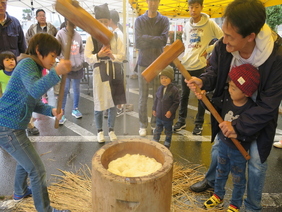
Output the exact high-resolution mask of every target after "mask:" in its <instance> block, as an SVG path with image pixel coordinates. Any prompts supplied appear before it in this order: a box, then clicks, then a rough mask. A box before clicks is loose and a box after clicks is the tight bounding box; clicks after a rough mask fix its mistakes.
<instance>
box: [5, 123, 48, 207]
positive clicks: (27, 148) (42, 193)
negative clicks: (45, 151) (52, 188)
mask: <svg viewBox="0 0 282 212" xmlns="http://www.w3.org/2000/svg"><path fill="white" fill-rule="evenodd" d="M0 146H1V147H2V148H3V149H4V150H5V151H7V152H8V153H9V154H10V155H11V156H12V157H13V158H15V159H16V160H17V166H16V172H15V183H14V196H23V195H25V194H26V193H27V191H28V189H29V188H28V185H27V181H26V179H27V177H29V179H30V185H31V187H30V188H31V191H32V196H33V199H34V205H35V208H36V210H37V211H52V207H51V206H50V200H49V197H48V192H47V184H46V171H45V168H44V165H43V163H42V161H41V158H40V156H39V155H38V153H37V152H36V150H35V149H34V147H33V145H32V143H31V141H30V140H29V139H28V138H27V135H26V132H25V130H14V129H10V128H7V127H0Z"/></svg>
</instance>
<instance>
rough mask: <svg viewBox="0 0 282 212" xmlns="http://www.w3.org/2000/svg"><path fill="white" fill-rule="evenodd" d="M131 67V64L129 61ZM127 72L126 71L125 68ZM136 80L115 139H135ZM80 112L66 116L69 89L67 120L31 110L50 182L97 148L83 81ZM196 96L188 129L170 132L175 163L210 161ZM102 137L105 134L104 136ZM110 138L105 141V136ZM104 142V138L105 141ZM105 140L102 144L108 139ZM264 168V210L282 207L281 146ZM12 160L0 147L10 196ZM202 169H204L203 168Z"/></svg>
mask: <svg viewBox="0 0 282 212" xmlns="http://www.w3.org/2000/svg"><path fill="white" fill-rule="evenodd" d="M129 67H130V68H131V70H132V67H133V66H132V64H129ZM128 75H130V73H129V72H128ZM137 82H138V80H133V79H130V78H127V99H128V103H130V104H133V107H134V110H133V111H131V112H128V113H126V115H125V116H120V117H118V118H117V119H116V126H115V132H116V134H117V136H118V138H119V139H122V138H139V135H138V130H139V124H138V113H137V111H138V97H139V95H138V94H139V93H138V83H137ZM81 88H82V92H81V102H80V108H79V109H80V111H81V112H82V114H83V118H82V119H75V118H74V117H73V116H71V107H72V97H73V95H72V92H71V93H70V96H69V98H68V102H67V108H66V118H67V122H66V123H65V124H64V125H63V126H61V127H59V129H54V119H52V118H49V117H45V116H41V115H38V114H35V117H36V118H37V120H36V122H35V125H36V126H37V127H38V128H39V130H40V135H39V136H30V138H31V140H32V141H33V144H34V146H35V148H36V149H37V151H38V152H39V154H41V157H42V160H43V161H44V163H45V166H46V170H47V179H48V181H51V180H52V178H53V175H54V174H55V175H56V174H59V175H60V174H61V173H60V171H59V169H61V170H69V171H74V170H75V169H78V168H80V167H81V166H82V165H85V164H86V165H88V166H89V167H91V159H92V157H93V155H94V153H95V152H96V151H97V150H98V149H99V148H100V147H101V146H102V144H99V143H97V139H96V133H97V132H96V126H95V124H94V121H93V98H92V88H90V90H88V86H87V85H86V84H82V85H81ZM48 94H49V103H50V104H52V105H55V104H56V101H55V98H54V97H53V92H52V90H50V91H49V92H48ZM89 94H90V95H89ZM151 105H152V99H151V98H150V99H149V102H148V114H149V113H150V109H151ZM196 105H197V100H196V99H195V97H194V96H193V95H191V99H190V102H189V111H188V117H187V121H186V122H187V127H186V129H185V130H182V131H180V132H179V133H175V134H174V135H173V142H172V146H171V152H172V154H173V156H174V160H175V161H179V162H182V163H183V164H184V165H185V164H187V163H192V164H201V165H203V167H205V168H207V167H208V166H209V163H210V149H211V146H212V144H211V143H210V122H209V116H210V115H209V113H206V115H205V123H204V131H203V135H202V136H193V135H192V133H191V131H192V130H193V127H194V125H193V118H194V116H195V114H196ZM104 120H105V122H104V130H105V135H107V133H108V132H107V127H106V119H104ZM147 132H148V136H147V138H148V139H151V138H152V132H151V130H150V129H148V130H147ZM280 138H282V124H281V117H279V124H278V128H277V131H276V137H275V140H276V141H278V140H279V139H280ZM106 139H108V137H107V136H106ZM108 140H109V139H108ZM107 142H109V141H107ZM107 142H106V143H107ZM268 164H269V168H268V171H267V179H266V183H265V186H264V194H263V204H264V209H263V211H269V212H272V211H273V212H274V211H282V186H281V185H282V178H281V176H282V165H281V164H282V149H275V148H274V149H273V150H272V152H271V155H270V157H269V159H268ZM15 165H16V164H15V161H14V160H13V158H11V157H10V156H9V155H8V154H7V153H6V152H4V151H3V150H1V149H0V179H1V180H0V196H2V195H4V196H7V195H12V193H13V181H14V180H13V176H14V170H15ZM203 171H204V170H203ZM227 186H228V188H231V187H232V185H231V182H230V181H229V182H228V185H227ZM0 211H1V210H0Z"/></svg>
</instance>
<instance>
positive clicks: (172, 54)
mask: <svg viewBox="0 0 282 212" xmlns="http://www.w3.org/2000/svg"><path fill="white" fill-rule="evenodd" d="M175 42H178V44H175ZM175 42H174V43H173V44H172V45H171V46H168V47H166V48H165V49H164V52H163V53H162V54H161V55H160V56H159V57H158V58H157V59H156V60H155V61H154V62H153V63H152V64H151V65H150V66H149V67H148V68H146V69H145V70H144V71H143V72H142V75H143V76H144V78H145V79H146V80H147V81H148V82H150V80H152V79H154V77H156V76H157V75H158V74H159V72H160V71H162V70H163V69H164V68H165V67H166V66H167V65H168V64H170V63H171V62H173V63H174V65H175V66H176V67H177V68H178V70H179V71H180V73H181V74H182V75H183V76H184V78H185V79H186V80H190V79H191V75H190V74H189V72H188V71H187V70H186V69H185V67H184V66H183V65H182V64H181V63H180V61H179V60H178V58H177V56H178V54H177V53H176V52H178V51H179V49H182V48H181V47H180V45H182V46H183V49H184V45H183V43H182V42H181V41H180V40H176V41H175ZM179 42H180V43H181V44H180V43H179ZM172 46H177V47H173V48H172ZM176 55H177V56H176ZM164 59H166V61H164ZM156 67H157V69H156V70H154V69H155V68H156ZM197 92H198V93H201V89H200V88H199V87H197ZM202 101H203V103H204V104H205V105H206V107H207V108H208V109H209V111H210V112H211V114H212V115H213V116H214V118H215V119H216V120H217V122H218V123H221V122H223V119H222V118H221V116H220V115H219V114H218V112H217V110H216V109H215V108H214V107H213V105H212V104H211V102H210V101H209V100H208V98H207V97H206V96H205V95H203V97H202ZM231 140H232V142H233V143H234V144H235V146H236V147H237V148H238V150H239V151H240V152H241V154H242V155H243V156H244V158H245V159H246V160H249V159H250V158H251V157H250V155H249V153H248V152H247V151H246V150H245V149H244V147H243V146H242V145H241V143H240V142H239V141H238V140H237V139H235V138H231Z"/></svg>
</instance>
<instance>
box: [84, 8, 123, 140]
mask: <svg viewBox="0 0 282 212" xmlns="http://www.w3.org/2000/svg"><path fill="white" fill-rule="evenodd" d="M95 18H96V19H97V20H99V21H100V22H101V23H102V24H104V25H105V26H106V27H108V26H109V21H110V11H109V9H108V5H107V4H103V5H100V6H96V7H95ZM84 57H85V60H86V62H87V63H88V64H89V65H91V66H93V99H94V120H95V124H96V127H97V130H98V135H97V139H98V142H99V143H102V142H105V138H104V131H103V111H104V110H108V128H109V137H110V140H111V141H114V140H116V139H117V137H116V135H115V133H114V124H115V118H116V105H119V104H125V103H126V98H125V88H124V78H123V74H124V73H123V68H122V62H123V60H124V58H125V47H124V45H123V42H122V39H121V38H120V37H119V36H118V35H117V33H114V38H113V39H112V40H111V43H110V46H104V45H103V44H102V43H100V42H99V41H97V40H96V39H94V38H93V37H91V36H89V37H88V38H87V40H86V45H85V50H84Z"/></svg>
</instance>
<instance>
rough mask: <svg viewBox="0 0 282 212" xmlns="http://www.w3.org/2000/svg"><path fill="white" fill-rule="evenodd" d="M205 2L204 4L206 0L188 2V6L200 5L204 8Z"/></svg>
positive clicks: (190, 0)
mask: <svg viewBox="0 0 282 212" xmlns="http://www.w3.org/2000/svg"><path fill="white" fill-rule="evenodd" d="M203 2H204V0H188V5H191V4H195V3H198V4H200V5H201V6H203Z"/></svg>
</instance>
